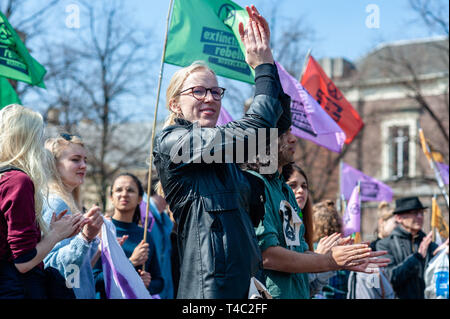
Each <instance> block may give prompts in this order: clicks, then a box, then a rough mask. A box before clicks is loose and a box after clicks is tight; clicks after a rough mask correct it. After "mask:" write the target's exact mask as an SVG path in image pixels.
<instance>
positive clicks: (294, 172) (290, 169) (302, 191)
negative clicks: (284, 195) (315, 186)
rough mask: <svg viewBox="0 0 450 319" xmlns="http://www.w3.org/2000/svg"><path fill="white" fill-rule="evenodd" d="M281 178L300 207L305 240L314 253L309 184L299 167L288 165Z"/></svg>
mask: <svg viewBox="0 0 450 319" xmlns="http://www.w3.org/2000/svg"><path fill="white" fill-rule="evenodd" d="M282 174H283V178H284V180H285V181H286V184H288V185H289V186H290V187H291V188H292V191H293V192H294V194H295V200H296V201H297V204H298V206H299V207H300V209H301V211H302V215H303V219H302V220H303V224H304V225H305V240H306V242H307V243H308V247H309V250H311V251H314V238H313V236H314V226H313V212H312V206H313V204H312V200H311V196H310V194H309V188H308V186H309V182H308V178H307V177H306V173H305V172H304V171H303V169H301V168H300V166H298V165H296V164H294V163H289V164H288V165H285V166H284V167H283V170H282Z"/></svg>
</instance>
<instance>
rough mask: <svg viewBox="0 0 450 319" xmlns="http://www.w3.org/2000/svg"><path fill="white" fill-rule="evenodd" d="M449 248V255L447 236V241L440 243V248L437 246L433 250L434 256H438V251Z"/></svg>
mask: <svg viewBox="0 0 450 319" xmlns="http://www.w3.org/2000/svg"><path fill="white" fill-rule="evenodd" d="M444 249H445V250H447V252H446V253H447V255H448V238H447V240H446V241H445V242H443V243H442V244H440V245H439V247H438V248H436V249H435V250H434V251H433V256H436V254H437V253H438V252H440V251H441V250H444Z"/></svg>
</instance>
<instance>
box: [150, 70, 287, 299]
mask: <svg viewBox="0 0 450 319" xmlns="http://www.w3.org/2000/svg"><path fill="white" fill-rule="evenodd" d="M256 71H257V70H256ZM272 72H275V73H276V71H273V69H272ZM276 78H278V76H276ZM277 81H278V82H277V85H279V80H277ZM266 84H267V83H266ZM256 85H257V86H258V73H257V74H256ZM277 90H278V91H276V92H278V93H277V94H281V93H282V90H281V86H280V88H279V89H277ZM283 105H284V103H283ZM284 106H285V105H284ZM287 107H289V104H287ZM282 113H283V108H282V106H281V103H280V100H279V99H278V98H276V97H273V96H269V95H263V94H260V95H257V96H256V97H255V98H254V101H253V103H252V105H251V107H250V109H249V110H248V112H247V113H246V115H245V116H244V117H243V119H241V120H239V121H234V122H231V123H228V124H227V125H226V126H223V127H215V128H201V129H194V128H195V125H194V124H193V123H191V122H188V121H185V120H180V119H178V120H176V124H175V125H173V126H170V127H167V128H165V129H164V130H163V131H161V132H160V133H159V134H158V135H157V137H156V140H155V147H154V153H153V154H154V161H155V162H154V163H155V167H156V169H157V171H158V174H159V177H160V180H161V183H162V186H163V190H164V193H165V196H166V200H167V202H168V204H169V206H170V209H171V211H172V212H173V214H174V218H175V220H176V222H177V224H178V249H179V256H180V281H179V287H178V294H177V298H181V299H190V298H193V299H198V298H207V299H213V298H214V299H216V298H232V299H245V298H247V293H248V288H249V284H250V278H251V277H252V276H255V275H256V274H257V273H258V271H259V270H261V269H262V257H261V252H260V249H259V247H258V242H257V239H256V235H255V232H254V228H253V226H256V225H257V224H258V223H259V221H260V219H261V217H262V216H263V214H264V197H263V196H264V195H263V194H264V185H263V183H261V181H259V180H258V179H254V178H252V176H251V174H248V173H246V172H244V171H242V170H241V169H240V168H239V166H238V165H237V164H236V163H209V164H208V163H205V161H204V160H202V159H201V158H199V157H198V154H199V151H200V149H196V148H195V147H192V149H191V150H190V155H191V157H190V159H189V161H187V163H186V162H181V163H175V162H174V161H172V160H171V157H170V154H171V152H173V149H174V147H177V145H180V143H183V142H185V141H193V139H196V138H198V139H201V141H202V143H201V147H200V148H202V149H214V151H216V150H218V149H223V148H224V147H225V145H224V144H225V143H223V140H221V139H220V137H221V136H222V137H223V134H225V128H241V129H247V128H248V129H256V128H270V127H276V125H277V121H278V119H279V117H280V115H281V114H282ZM188 144H189V143H188ZM191 146H193V144H192V142H191ZM172 159H173V158H172Z"/></svg>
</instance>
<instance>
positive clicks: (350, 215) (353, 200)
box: [343, 185, 361, 237]
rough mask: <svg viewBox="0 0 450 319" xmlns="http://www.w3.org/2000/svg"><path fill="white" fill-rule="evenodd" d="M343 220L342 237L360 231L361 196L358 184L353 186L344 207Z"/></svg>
mask: <svg viewBox="0 0 450 319" xmlns="http://www.w3.org/2000/svg"><path fill="white" fill-rule="evenodd" d="M343 222H344V227H343V233H344V237H347V236H348V235H351V234H353V233H357V232H360V231H361V198H360V192H359V187H358V185H356V186H355V187H354V188H353V191H352V195H351V196H350V200H349V201H348V204H347V207H346V209H345V213H344V217H343Z"/></svg>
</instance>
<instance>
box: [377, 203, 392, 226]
mask: <svg viewBox="0 0 450 319" xmlns="http://www.w3.org/2000/svg"><path fill="white" fill-rule="evenodd" d="M393 212H394V209H393V208H391V207H390V205H389V203H388V202H386V201H382V202H381V203H380V204H379V205H378V218H379V219H380V218H381V219H382V220H384V221H385V220H388V219H389V218H391V217H393V216H394V214H393Z"/></svg>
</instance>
